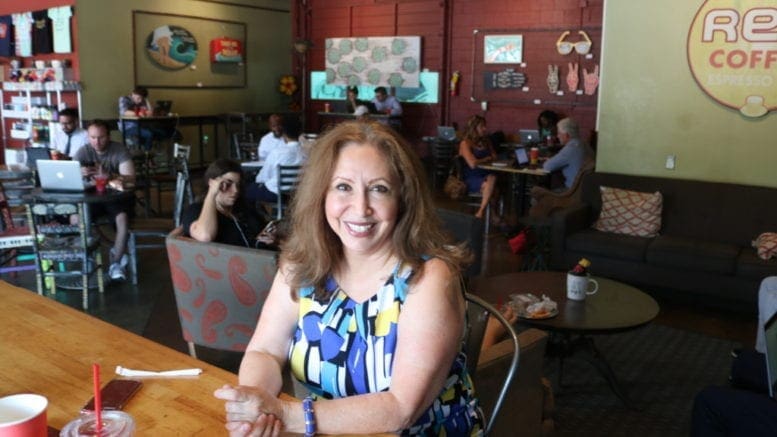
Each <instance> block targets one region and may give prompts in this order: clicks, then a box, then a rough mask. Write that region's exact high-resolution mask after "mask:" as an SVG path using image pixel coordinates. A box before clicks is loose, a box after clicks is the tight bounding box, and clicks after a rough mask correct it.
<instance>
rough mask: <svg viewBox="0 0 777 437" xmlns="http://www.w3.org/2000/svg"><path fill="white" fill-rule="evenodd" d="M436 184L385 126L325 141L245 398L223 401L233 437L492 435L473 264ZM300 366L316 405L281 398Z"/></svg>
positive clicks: (236, 390) (295, 212) (254, 342)
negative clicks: (472, 324) (483, 404)
mask: <svg viewBox="0 0 777 437" xmlns="http://www.w3.org/2000/svg"><path fill="white" fill-rule="evenodd" d="M423 171H424V170H423V167H422V165H421V162H420V160H419V159H418V157H417V155H416V154H415V152H414V151H413V150H412V148H411V147H410V146H409V145H408V144H406V143H405V141H404V140H403V139H401V137H400V136H398V135H397V134H396V133H395V132H394V131H393V130H392V129H391V128H389V127H387V126H385V125H383V124H380V123H377V122H374V121H364V122H355V121H350V122H344V123H341V124H339V125H337V126H336V127H335V128H333V129H332V130H330V131H329V132H328V133H327V134H325V135H324V136H323V137H321V138H319V139H318V141H317V142H316V146H315V147H313V149H312V151H311V156H310V159H309V160H308V164H307V166H306V167H305V168H304V170H303V175H302V178H301V180H300V182H299V185H298V188H297V191H296V193H295V197H294V199H293V201H292V205H291V225H290V226H291V229H290V233H289V237H288V239H286V240H285V241H284V243H282V246H281V260H280V264H279V269H278V274H277V275H276V278H275V281H274V283H273V286H272V288H271V290H270V293H269V296H268V297H267V301H266V302H265V304H264V307H263V309H262V314H261V316H260V318H259V322H258V325H257V327H256V331H255V332H254V335H253V337H252V339H251V341H250V342H249V344H248V347H247V350H246V353H245V356H244V358H243V361H242V363H241V366H240V372H239V385H238V386H231V385H225V386H223V387H221V388H219V389H217V390H216V392H215V396H216V397H217V398H219V399H223V400H225V401H226V405H225V409H226V411H227V414H226V420H227V424H226V427H227V429H228V430H229V432H230V435H233V436H243V435H279V433H280V432H281V431H283V432H292V433H302V432H305V434H306V435H313V434H315V433H322V434H342V433H347V434H371V433H385V432H396V433H401V434H403V435H449V436H450V435H457V436H464V435H467V436H469V435H482V432H483V417H482V413H481V411H480V408H479V406H478V400H477V398H476V397H475V392H474V387H473V385H472V380H471V378H470V376H469V374H468V373H467V366H466V356H465V354H464V353H463V349H464V348H463V340H464V334H463V333H464V330H465V329H464V328H465V322H464V318H465V301H464V296H463V291H462V288H461V286H460V283H461V282H460V271H461V267H462V264H463V263H464V261H465V260H466V259H467V258H469V253H468V252H467V251H466V250H464V249H463V247H461V246H457V245H454V244H453V243H452V242H451V240H450V239H449V238H448V237H445V236H444V234H443V233H442V231H441V229H440V225H439V220H438V219H437V218H436V214H435V209H434V203H433V200H432V197H431V190H429V189H428V187H427V186H426V182H425V178H424V177H423V174H424V173H423ZM287 365H289V366H290V368H291V371H292V374H293V375H294V376H295V377H296V378H297V379H298V380H299V381H300V382H301V383H302V384H303V385H304V386H305V387H306V388H307V390H309V392H310V396H308V397H307V398H305V400H304V401H303V402H300V401H299V400H296V399H292V400H289V399H280V398H279V397H278V395H279V393H280V391H281V385H282V377H281V373H282V369H283V368H284V367H285V366H287ZM305 422H308V426H307V427H306V423H305ZM313 422H315V425H313V424H312V423H313Z"/></svg>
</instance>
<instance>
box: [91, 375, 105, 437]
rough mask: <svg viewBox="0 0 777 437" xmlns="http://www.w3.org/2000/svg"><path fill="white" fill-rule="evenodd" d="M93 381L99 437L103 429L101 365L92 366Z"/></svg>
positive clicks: (95, 415)
mask: <svg viewBox="0 0 777 437" xmlns="http://www.w3.org/2000/svg"><path fill="white" fill-rule="evenodd" d="M92 381H93V383H94V417H95V420H96V421H97V423H96V425H95V427H96V431H97V435H100V432H101V431H102V429H103V417H102V409H103V400H102V397H101V394H100V365H99V364H97V363H94V364H92Z"/></svg>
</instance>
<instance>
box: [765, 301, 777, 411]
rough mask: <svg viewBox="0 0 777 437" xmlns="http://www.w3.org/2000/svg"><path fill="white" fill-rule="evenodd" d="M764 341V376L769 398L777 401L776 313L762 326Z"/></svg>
mask: <svg viewBox="0 0 777 437" xmlns="http://www.w3.org/2000/svg"><path fill="white" fill-rule="evenodd" d="M764 331H765V332H764V334H765V335H764V338H765V339H766V374H767V375H768V377H769V380H768V383H769V396H770V397H771V398H772V399H775V400H777V313H776V314H774V315H773V316H772V318H771V319H769V321H767V322H766V324H765V325H764Z"/></svg>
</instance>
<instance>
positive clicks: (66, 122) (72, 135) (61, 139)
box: [51, 108, 89, 158]
mask: <svg viewBox="0 0 777 437" xmlns="http://www.w3.org/2000/svg"><path fill="white" fill-rule="evenodd" d="M58 122H59V129H57V130H56V131H55V132H54V136H53V137H52V138H51V148H52V149H54V153H56V154H60V155H61V156H64V157H67V158H73V157H74V156H76V152H78V150H79V149H80V148H81V147H83V146H84V145H86V144H88V143H89V135H88V134H87V132H86V129H82V128H81V126H80V125H79V124H80V123H79V120H78V110H77V109H75V108H65V109H63V110H62V111H60V112H59V118H58Z"/></svg>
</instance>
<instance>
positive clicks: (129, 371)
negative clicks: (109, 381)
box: [116, 366, 202, 376]
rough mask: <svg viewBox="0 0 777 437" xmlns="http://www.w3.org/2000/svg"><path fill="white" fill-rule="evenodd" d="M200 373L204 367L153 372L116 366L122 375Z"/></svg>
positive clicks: (118, 372) (181, 374)
mask: <svg viewBox="0 0 777 437" xmlns="http://www.w3.org/2000/svg"><path fill="white" fill-rule="evenodd" d="M200 373H202V369H179V370H167V371H164V372H152V371H149V370H133V369H127V368H125V367H121V366H116V374H117V375H121V376H197V375H199V374H200Z"/></svg>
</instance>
